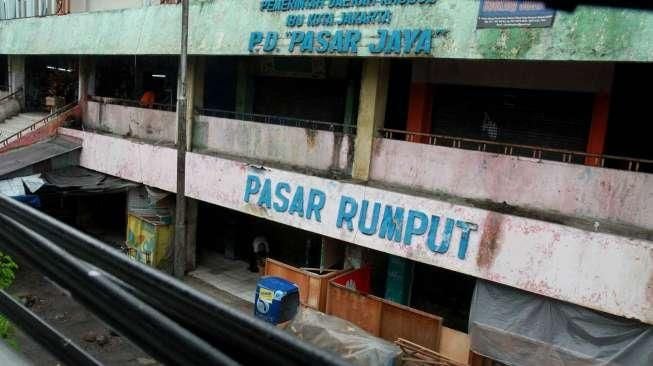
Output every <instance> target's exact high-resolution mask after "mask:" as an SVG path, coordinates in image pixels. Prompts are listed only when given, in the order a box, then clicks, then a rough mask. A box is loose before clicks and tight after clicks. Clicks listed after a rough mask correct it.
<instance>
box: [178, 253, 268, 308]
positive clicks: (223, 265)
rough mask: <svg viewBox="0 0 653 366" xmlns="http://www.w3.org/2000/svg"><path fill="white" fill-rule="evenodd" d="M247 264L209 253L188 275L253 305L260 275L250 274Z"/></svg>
mask: <svg viewBox="0 0 653 366" xmlns="http://www.w3.org/2000/svg"><path fill="white" fill-rule="evenodd" d="M248 267H249V266H248V264H247V263H246V262H243V261H240V260H229V259H225V258H224V256H223V255H222V254H219V253H210V254H207V255H205V256H204V258H203V259H202V263H200V265H199V266H198V267H197V269H196V270H195V271H193V272H190V273H189V274H188V275H189V276H190V277H193V278H197V279H200V280H202V281H204V282H206V283H208V284H209V285H211V286H213V287H215V288H217V289H219V290H222V291H224V292H227V293H229V294H231V295H233V296H236V297H238V298H240V299H243V300H245V301H248V302H250V303H254V293H255V291H256V283H257V282H258V279H259V277H260V275H259V274H258V273H254V272H251V271H250V270H249V269H248Z"/></svg>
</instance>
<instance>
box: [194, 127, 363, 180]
mask: <svg viewBox="0 0 653 366" xmlns="http://www.w3.org/2000/svg"><path fill="white" fill-rule="evenodd" d="M193 143H194V146H195V147H199V148H206V149H208V150H211V151H215V152H219V153H225V154H229V155H234V156H242V157H245V158H251V159H257V160H263V161H268V162H275V163H281V164H286V165H291V166H296V167H302V168H310V169H316V170H330V169H334V170H340V171H345V170H347V169H348V166H349V160H350V158H351V156H350V148H351V147H352V144H353V139H352V138H351V136H349V135H342V134H336V133H333V132H329V131H317V130H309V129H306V128H298V127H287V126H279V125H272V124H265V123H256V122H247V121H239V120H233V119H226V118H217V117H208V116H198V117H197V119H196V121H195V128H194V133H193Z"/></svg>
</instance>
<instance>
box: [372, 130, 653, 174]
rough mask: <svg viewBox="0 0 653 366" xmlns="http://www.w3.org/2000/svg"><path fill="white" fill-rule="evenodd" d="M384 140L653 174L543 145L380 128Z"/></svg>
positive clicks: (640, 165)
mask: <svg viewBox="0 0 653 366" xmlns="http://www.w3.org/2000/svg"><path fill="white" fill-rule="evenodd" d="M379 133H380V134H381V136H383V137H384V138H388V139H394V140H402V141H409V142H416V143H423V144H429V145H438V146H445V147H453V148H457V149H465V150H476V151H482V152H490V153H496V154H504V155H509V156H522V157H528V158H533V159H538V160H551V161H561V162H563V163H570V164H585V165H591V166H599V167H609V168H615V169H621V170H629V171H635V172H639V171H646V172H653V160H650V159H638V158H629V157H623V156H614V155H605V154H592V153H587V152H583V151H573V150H565V149H556V148H547V147H541V146H532V145H522V144H511V143H505V142H498V141H488V140H478V139H470V138H464V137H456V136H447V135H435V134H428V133H421V132H410V131H403V130H394V129H389V128H382V129H379Z"/></svg>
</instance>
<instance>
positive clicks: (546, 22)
mask: <svg viewBox="0 0 653 366" xmlns="http://www.w3.org/2000/svg"><path fill="white" fill-rule="evenodd" d="M554 17H555V10H554V9H550V8H547V7H546V5H545V4H544V3H543V2H541V1H530V0H481V6H480V9H479V12H478V22H477V23H476V28H513V27H521V28H537V27H539V28H542V27H551V26H552V25H553V19H554Z"/></svg>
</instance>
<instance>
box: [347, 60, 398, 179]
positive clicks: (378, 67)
mask: <svg viewBox="0 0 653 366" xmlns="http://www.w3.org/2000/svg"><path fill="white" fill-rule="evenodd" d="M389 74H390V67H389V63H388V62H387V61H385V60H380V59H367V60H365V62H364V64H363V76H362V80H361V92H360V99H359V105H358V125H357V129H356V143H355V145H354V164H353V168H352V172H351V175H352V178H354V179H358V180H363V181H367V180H368V179H369V176H370V163H371V159H372V145H373V142H374V137H375V136H376V135H377V133H378V132H377V130H378V129H379V128H382V127H383V124H384V120H385V108H386V103H387V99H388V79H389Z"/></svg>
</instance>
